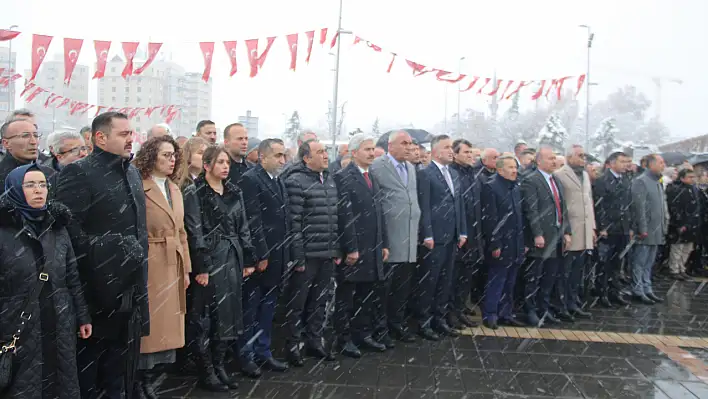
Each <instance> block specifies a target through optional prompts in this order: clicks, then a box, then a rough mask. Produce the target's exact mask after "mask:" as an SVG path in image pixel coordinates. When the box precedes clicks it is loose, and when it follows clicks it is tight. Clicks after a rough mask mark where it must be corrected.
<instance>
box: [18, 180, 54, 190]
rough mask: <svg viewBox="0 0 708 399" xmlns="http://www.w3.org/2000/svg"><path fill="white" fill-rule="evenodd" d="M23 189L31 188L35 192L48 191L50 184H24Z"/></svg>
mask: <svg viewBox="0 0 708 399" xmlns="http://www.w3.org/2000/svg"><path fill="white" fill-rule="evenodd" d="M22 188H31V189H33V190H34V189H38V188H39V189H42V190H46V189H47V188H49V184H48V183H35V182H31V183H22Z"/></svg>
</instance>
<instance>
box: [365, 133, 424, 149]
mask: <svg viewBox="0 0 708 399" xmlns="http://www.w3.org/2000/svg"><path fill="white" fill-rule="evenodd" d="M399 130H403V131H404V132H406V133H408V134H409V135H410V136H411V138H412V139H413V141H414V142H415V143H416V144H423V143H429V142H430V141H431V140H432V139H433V135H432V134H430V133H428V132H427V131H425V130H423V129H396V130H391V131H388V132H386V133H384V134H382V135H381V137H379V140H378V141H377V142H376V146H377V147H381V148H388V136H389V135H390V134H391V133H392V132H394V131H396V132H397V131H399Z"/></svg>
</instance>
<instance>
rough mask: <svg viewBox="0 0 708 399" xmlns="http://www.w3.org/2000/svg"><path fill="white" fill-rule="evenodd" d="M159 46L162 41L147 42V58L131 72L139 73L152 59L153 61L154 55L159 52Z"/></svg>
mask: <svg viewBox="0 0 708 399" xmlns="http://www.w3.org/2000/svg"><path fill="white" fill-rule="evenodd" d="M161 47H162V43H148V58H147V60H145V63H144V64H143V65H142V66H141V67H140V68H138V69H136V70H135V71H133V74H134V75H140V74H141V73H143V71H145V70H146V69H147V68H148V67H149V66H150V64H152V62H153V61H155V57H157V53H158V52H160V48H161Z"/></svg>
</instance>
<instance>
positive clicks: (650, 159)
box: [641, 154, 659, 168]
mask: <svg viewBox="0 0 708 399" xmlns="http://www.w3.org/2000/svg"><path fill="white" fill-rule="evenodd" d="M658 160H659V154H649V155H647V156H645V157H644V158H642V161H645V162H646V163H645V165H641V166H643V167H646V168H648V167H649V166H651V165H652V164H654V163H656V162H657V161H658Z"/></svg>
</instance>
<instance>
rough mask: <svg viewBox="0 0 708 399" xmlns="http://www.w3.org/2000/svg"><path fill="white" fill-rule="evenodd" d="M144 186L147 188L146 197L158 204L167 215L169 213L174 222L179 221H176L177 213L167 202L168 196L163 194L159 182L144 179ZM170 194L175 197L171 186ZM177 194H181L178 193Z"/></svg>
mask: <svg viewBox="0 0 708 399" xmlns="http://www.w3.org/2000/svg"><path fill="white" fill-rule="evenodd" d="M143 188H144V190H145V198H146V199H148V200H150V201H152V202H154V203H155V204H157V206H158V207H160V208H161V209H162V210H163V211H165V213H167V215H169V217H170V219H171V220H172V223H175V224H176V223H177V222H176V221H175V214H174V211H173V210H172V208H171V207H170V204H168V203H167V198H165V196H164V195H163V194H162V192H161V191H160V188H159V187H158V186H157V183H155V181H154V180H152V179H146V180H143ZM170 194H171V195H172V196H173V197H172V198H174V195H175V193H174V192H173V191H172V189H171V187H170ZM177 195H180V194H179V193H177Z"/></svg>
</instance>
